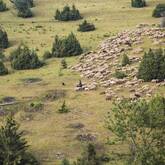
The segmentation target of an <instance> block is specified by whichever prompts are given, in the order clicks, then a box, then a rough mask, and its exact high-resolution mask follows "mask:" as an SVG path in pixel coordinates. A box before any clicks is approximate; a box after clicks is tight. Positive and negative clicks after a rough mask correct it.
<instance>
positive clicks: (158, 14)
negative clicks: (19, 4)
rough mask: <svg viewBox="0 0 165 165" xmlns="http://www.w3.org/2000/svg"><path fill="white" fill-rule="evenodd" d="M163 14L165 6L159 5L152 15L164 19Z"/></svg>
mask: <svg viewBox="0 0 165 165" xmlns="http://www.w3.org/2000/svg"><path fill="white" fill-rule="evenodd" d="M163 13H165V4H158V5H157V6H156V7H155V9H154V11H153V13H152V16H153V17H156V18H159V17H162V14H163Z"/></svg>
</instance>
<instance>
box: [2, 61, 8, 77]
mask: <svg viewBox="0 0 165 165" xmlns="http://www.w3.org/2000/svg"><path fill="white" fill-rule="evenodd" d="M6 74H8V69H7V68H6V67H5V65H4V64H3V62H2V61H1V60H0V76H2V75H6Z"/></svg>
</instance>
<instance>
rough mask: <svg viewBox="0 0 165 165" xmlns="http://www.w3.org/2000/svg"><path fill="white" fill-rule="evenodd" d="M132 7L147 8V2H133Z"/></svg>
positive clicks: (134, 0) (133, 0)
mask: <svg viewBox="0 0 165 165" xmlns="http://www.w3.org/2000/svg"><path fill="white" fill-rule="evenodd" d="M131 6H132V7H136V8H141V7H145V6H146V1H145V0H131Z"/></svg>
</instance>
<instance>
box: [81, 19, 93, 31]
mask: <svg viewBox="0 0 165 165" xmlns="http://www.w3.org/2000/svg"><path fill="white" fill-rule="evenodd" d="M95 29H96V28H95V26H94V25H93V24H91V23H88V22H87V21H86V20H85V21H84V22H83V23H82V24H80V25H79V28H78V31H81V32H88V31H94V30H95Z"/></svg>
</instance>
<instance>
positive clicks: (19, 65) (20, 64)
mask: <svg viewBox="0 0 165 165" xmlns="http://www.w3.org/2000/svg"><path fill="white" fill-rule="evenodd" d="M10 60H11V66H12V68H14V69H16V70H24V69H36V68H39V67H41V66H43V63H42V62H41V61H40V60H39V58H38V56H37V54H36V52H35V51H33V50H30V49H29V48H28V47H27V46H26V45H24V44H21V45H20V46H19V47H18V48H17V49H16V50H14V51H13V52H12V53H11V55H10Z"/></svg>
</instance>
